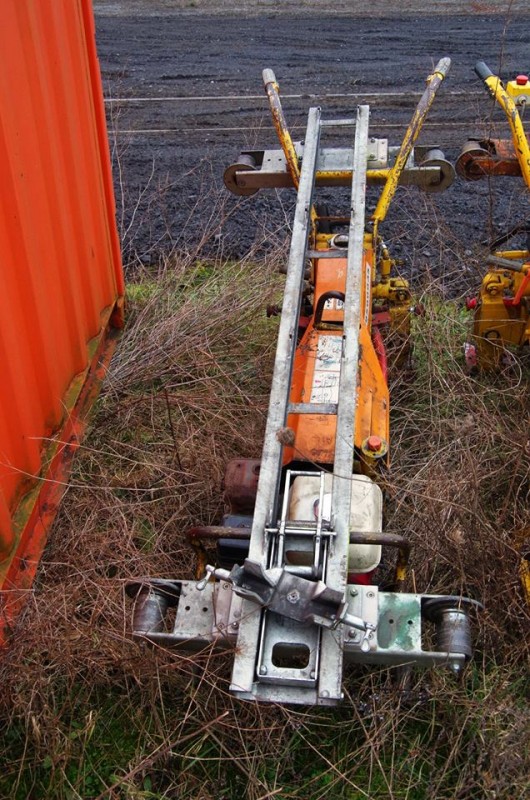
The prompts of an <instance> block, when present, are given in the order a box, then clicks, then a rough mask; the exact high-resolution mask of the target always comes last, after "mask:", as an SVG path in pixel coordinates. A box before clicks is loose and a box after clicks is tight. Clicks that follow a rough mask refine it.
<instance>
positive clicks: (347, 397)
mask: <svg viewBox="0 0 530 800" xmlns="http://www.w3.org/2000/svg"><path fill="white" fill-rule="evenodd" d="M352 122H353V121H352ZM368 123H369V107H368V106H359V107H358V110H357V119H356V127H355V144H354V153H353V176H352V190H351V209H350V210H351V214H350V225H349V244H348V250H347V276H346V292H345V302H344V329H343V336H342V353H341V363H340V381H339V399H338V403H337V405H336V406H335V405H333V408H331V406H330V404H322V408H320V409H319V404H314V403H312V404H309V403H308V404H304V403H298V404H296V406H291V405H290V403H289V395H290V387H291V379H292V371H293V364H294V358H295V351H296V344H297V331H298V320H299V314H300V308H301V302H302V292H303V284H304V273H305V269H306V261H307V258H308V254H309V250H308V243H309V232H310V225H311V214H312V201H313V193H314V188H315V180H316V173H317V171H318V169H319V145H320V135H321V130H322V127H324V126H325V124H326V123H325V122H323V121H322V120H321V115H320V109H319V108H311V109H310V111H309V117H308V124H307V130H306V136H305V145H304V157H303V160H302V167H301V173H300V184H299V187H298V196H297V203H296V210H295V217H294V225H293V233H292V240H291V249H290V254H289V261H288V266H287V277H286V282H285V289H284V298H283V306H282V314H281V318H280V328H279V333H278V345H277V350H276V359H275V363H274V372H273V378H272V387H271V394H270V402H269V411H268V417H267V425H266V430H265V437H264V445H263V453H262V460H261V469H260V477H259V483H258V491H257V497H256V504H255V509H254V518H253V524H252V533H251V539H250V549H249V560H251V561H255V562H260V563H261V564H262V565H263V568H264V569H267V568H268V567H269V566H270V559H269V556H270V553H271V551H272V550H273V548H272V547H271V545H272V541H271V537H273V536H278V535H280V532H279V527H281V526H282V524H283V526H284V531H283V533H285V521H286V506H285V502H286V500H285V498H284V506H285V507H284V509H283V512H282V513H281V520H280V525H278V514H279V509H278V497H279V493H280V488H281V486H280V481H281V475H282V451H283V445H282V443H281V436H279V434H280V432H281V430H282V428H284V427H285V425H286V421H287V416H288V414H289V413H311V414H315V413H325V414H330V413H336V414H337V433H336V445H335V460H334V471H333V486H332V496H331V514H332V516H331V526H330V532H329V534H331V535H329V534H328V535H327V537H326V538H327V542H328V544H327V547H326V551H327V552H326V564H325V582H326V585H327V586H328V587H329V588H331V589H334V590H337V591H339V592H345V590H346V582H347V563H348V546H349V521H350V506H351V481H352V472H353V457H354V448H353V441H354V431H355V416H356V406H357V375H358V359H359V329H360V315H361V289H362V280H363V246H364V228H365V191H366V166H367V151H368ZM328 406H329V407H328ZM288 488H289V487H288V486H287V485H286V492H288ZM321 493H322V492H321ZM321 511H322V508H321V510H320V517H321ZM320 522H321V519H320ZM317 528H318V523H317ZM320 532H321V525H320ZM308 533H309V531H308ZM313 533H314V534H315V549H316V547H317V541H319V543H320V540H319V538H318V537H317V536H316V531H315V532H313ZM279 541H280V540H279ZM281 547H282V545H281V544H278V542H277V543H276V553H278V552H280V554H281ZM289 626H290V629H289ZM295 633H296V632H295V626H294V625H293V623H289V621H286V620H283V619H278V618H277V615H274V614H271V613H270V612H267V611H264V610H263V609H259V608H257V607H256V604H255V603H252V602H251V601H249V600H244V601H243V607H242V615H241V624H240V626H239V633H238V641H237V649H236V654H235V660H234V667H233V672H232V681H231V687H230V688H231V691H232V692H234V693H235V694H236V695H238V696H240V697H242V698H246V699H263V700H270V701H274V700H279V701H282V702H289V700H290V699H292V700H296V701H297V702H307V703H316V702H318V703H320V704H325V703H327V702H329V703H330V704H335V703H336V702H337V701H338V700H340V699H341V682H342V663H343V630H342V626H338V627H337V628H336V629H334V630H330V629H322V628H319V627H318V626H316V625H315V626H311V628H310V629H307V630H306V633H305V634H303V636H304V637H305V640H304V644H305V646H306V647H307V650H308V651H309V653H310V657H309V663H308V665H307V667H306V669H305V670H300V669H297V670H292V671H291V673H292V674H291V673H290V672H289V670H288V669H287V670H282V668H281V667H279V668H278V670H276V671H275V670H274V667H272V668H271V663H272V662H271V657H272V661H274V658H273V656H271V653H273V650H274V646H275V641H276V639H278V640H281V639H283V640H284V641H285V640H286V637H289V636H290V637H291V638H292V637H295ZM273 673H274V674H273Z"/></svg>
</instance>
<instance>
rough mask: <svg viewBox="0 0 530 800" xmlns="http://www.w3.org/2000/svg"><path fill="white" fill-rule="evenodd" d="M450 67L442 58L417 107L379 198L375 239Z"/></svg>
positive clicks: (447, 61)
mask: <svg viewBox="0 0 530 800" xmlns="http://www.w3.org/2000/svg"><path fill="white" fill-rule="evenodd" d="M450 67H451V59H450V58H442V59H440V61H439V62H438V64H437V65H436V67H435V68H434V71H433V73H432V74H431V75H429V77H428V78H427V88H426V89H425V91H424V92H423V94H422V96H421V99H420V101H419V103H418V105H417V107H416V110H415V112H414V114H413V117H412V119H411V121H410V124H409V126H408V128H407V132H406V133H405V136H404V137H403V141H402V142H401V147H400V148H399V152H398V154H397V156H396V160H395V162H394V166H393V167H392V169H391V170H390V172H389V174H388V177H387V179H386V183H385V186H384V189H383V191H382V192H381V196H380V197H379V201H378V203H377V207H376V209H375V211H374V213H373V214H372V220H373V221H374V237H376V236H377V226H378V224H379V222H382V220H384V218H385V217H386V215H387V212H388V208H389V206H390V203H391V202H392V198H393V197H394V194H395V193H396V189H397V186H398V183H399V178H400V176H401V173H402V172H403V170H404V169H405V165H406V163H407V161H408V158H409V156H410V153H411V150H412V148H413V146H414V142H415V141H416V139H417V138H418V135H419V132H420V131H421V128H422V125H423V123H424V121H425V117H426V116H427V114H428V113H429V109H430V107H431V105H432V102H433V100H434V97H435V95H436V92H437V90H438V87H439V86H440V84H441V82H442V81H443V79H444V78H445V76H446V75H447V73H448V72H449V69H450Z"/></svg>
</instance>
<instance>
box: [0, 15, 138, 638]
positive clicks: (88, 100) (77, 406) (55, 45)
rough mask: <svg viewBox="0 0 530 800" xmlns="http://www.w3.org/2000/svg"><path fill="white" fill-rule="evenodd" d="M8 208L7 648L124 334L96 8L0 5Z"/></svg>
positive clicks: (0, 492)
mask: <svg viewBox="0 0 530 800" xmlns="http://www.w3.org/2000/svg"><path fill="white" fill-rule="evenodd" d="M0 203H1V209H0V272H1V275H2V289H1V291H0V369H1V380H0V589H1V590H2V601H3V605H2V615H1V617H0V637H3V636H4V635H5V632H6V626H9V625H10V624H11V622H12V619H13V617H14V614H15V613H16V611H17V610H18V608H19V607H20V604H21V602H22V601H23V599H24V593H27V591H28V589H29V587H30V586H31V581H32V579H33V576H34V573H35V570H36V565H37V562H38V559H39V557H40V555H41V552H42V548H43V546H44V543H45V540H46V534H47V530H48V528H49V525H50V523H51V521H52V519H53V516H54V512H55V510H56V508H57V504H58V501H59V499H60V496H61V494H62V491H63V489H64V484H65V481H66V478H67V475H68V468H69V464H70V462H71V458H72V454H73V452H74V451H75V449H76V447H77V446H78V444H79V438H80V436H81V435H82V433H83V429H84V426H85V420H86V413H87V410H88V408H89V407H90V405H91V403H92V402H93V400H94V398H95V396H96V394H97V389H98V387H99V384H100V382H101V379H102V377H103V375H104V371H105V366H106V364H107V363H108V359H109V358H110V354H111V352H112V349H113V346H114V344H115V339H116V335H115V332H116V329H119V328H120V327H121V325H122V309H123V292H124V286H123V274H122V267H121V259H120V250H119V242H118V237H117V231H116V223H115V216H114V211H115V209H114V195H113V188H112V176H111V171H110V158H109V149H108V141H107V131H106V124H105V113H104V107H103V97H102V90H101V79H100V73H99V65H98V61H97V55H96V47H95V29H94V20H93V14H92V8H91V4H90V0H4V2H3V3H2V23H1V25H0Z"/></svg>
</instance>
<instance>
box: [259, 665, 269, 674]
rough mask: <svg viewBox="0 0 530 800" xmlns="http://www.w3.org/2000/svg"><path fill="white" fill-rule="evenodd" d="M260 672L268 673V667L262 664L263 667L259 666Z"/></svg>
mask: <svg viewBox="0 0 530 800" xmlns="http://www.w3.org/2000/svg"><path fill="white" fill-rule="evenodd" d="M259 674H260V675H266V674H267V667H265V666H261V667H260V668H259Z"/></svg>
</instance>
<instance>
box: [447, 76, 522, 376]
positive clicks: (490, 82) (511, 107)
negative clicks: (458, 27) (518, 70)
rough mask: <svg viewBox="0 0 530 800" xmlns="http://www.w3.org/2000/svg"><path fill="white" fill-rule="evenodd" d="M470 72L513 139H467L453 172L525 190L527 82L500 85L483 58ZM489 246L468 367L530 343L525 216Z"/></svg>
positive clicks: (475, 301) (473, 304)
mask: <svg viewBox="0 0 530 800" xmlns="http://www.w3.org/2000/svg"><path fill="white" fill-rule="evenodd" d="M475 72H476V73H477V75H478V76H479V78H481V79H482V80H483V81H484V84H485V86H486V89H487V90H488V92H489V94H490V95H491V97H492V98H493V99H494V100H495V102H496V103H497V105H498V106H499V107H500V108H501V109H502V110H503V111H504V113H505V115H506V118H507V120H508V123H509V125H510V131H511V134H512V138H511V140H509V139H482V140H480V141H477V140H475V139H470V140H468V141H467V142H466V144H465V145H464V147H463V149H462V152H461V154H460V156H459V158H458V160H457V162H456V169H457V172H458V174H459V175H460V176H461V177H462V178H464V179H465V180H468V181H477V180H480V179H481V178H486V177H489V178H499V177H516V178H517V177H519V178H520V177H522V178H523V181H524V183H525V185H526V188H527V190H529V191H530V146H529V143H528V138H527V135H526V133H525V129H524V125H523V119H524V111H525V108H526V105H527V103H528V102H530V80H529V79H528V77H527V76H526V75H518V76H517V77H516V78H515V80H512V81H509V82H508V83H507V85H506V88H505V87H504V86H503V84H502V81H501V79H500V78H498V77H497V76H496V75H494V74H493V73H492V71H491V70H490V68H489V67H488V66H487V65H486V64H485V63H484V62H483V61H478V62H477V64H476V65H475ZM527 197H528V193H527ZM525 211H526V213H528V207H526V209H525ZM521 233H523V234H526V242H525V245H526V246H525V247H524V249H518V250H513V249H511V250H510V249H506V248H504V249H499V248H502V247H503V245H506V244H507V243H508V242H509V241H510V240H511V239H513V237H515V236H516V235H518V234H519V235H520V234H521ZM490 250H491V253H490V255H489V256H488V258H487V259H486V263H487V265H488V271H487V273H486V275H485V276H484V278H483V280H482V286H481V289H480V293H479V296H478V297H474V298H471V299H470V300H468V303H467V307H468V309H469V310H470V311H473V312H474V322H473V337H472V341H471V342H469V343H468V344H467V345H466V350H465V352H466V362H467V364H468V367H469V368H471V369H481V370H492V369H498V368H499V367H502V366H503V364H504V363H505V362H506V360H508V361H509V356H508V351H507V348H508V347H512V348H522V347H523V346H524V345H528V343H529V342H530V219H528V218H525V219H523V220H520V221H519V222H517V223H516V224H515V225H512V226H511V227H510V228H509V229H508V230H507V231H505V232H504V233H502V234H500V235H498V236H497V237H496V238H495V240H494V241H493V242H492V243H491V245H490Z"/></svg>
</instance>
